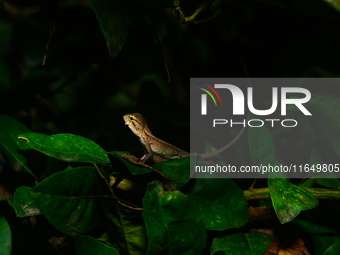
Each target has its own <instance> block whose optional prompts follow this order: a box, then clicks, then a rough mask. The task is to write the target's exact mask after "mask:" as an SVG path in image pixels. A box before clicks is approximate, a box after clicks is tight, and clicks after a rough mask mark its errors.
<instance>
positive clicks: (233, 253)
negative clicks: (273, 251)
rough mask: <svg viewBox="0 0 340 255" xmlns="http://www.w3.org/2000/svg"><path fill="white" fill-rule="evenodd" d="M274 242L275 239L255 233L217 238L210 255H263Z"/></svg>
mask: <svg viewBox="0 0 340 255" xmlns="http://www.w3.org/2000/svg"><path fill="white" fill-rule="evenodd" d="M273 240H274V237H272V236H269V235H266V234H263V233H259V232H255V231H250V232H249V233H236V234H231V235H227V236H223V237H216V238H214V240H213V243H212V245H211V248H210V254H211V255H213V254H216V255H217V254H219V255H223V254H225V255H241V254H242V255H263V254H265V252H266V251H267V250H268V248H269V246H270V244H271V243H272V242H273Z"/></svg>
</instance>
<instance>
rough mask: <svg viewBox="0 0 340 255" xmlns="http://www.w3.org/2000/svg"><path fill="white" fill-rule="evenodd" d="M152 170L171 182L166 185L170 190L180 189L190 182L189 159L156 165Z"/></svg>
mask: <svg viewBox="0 0 340 255" xmlns="http://www.w3.org/2000/svg"><path fill="white" fill-rule="evenodd" d="M152 168H154V169H156V170H157V171H159V172H161V173H162V174H164V175H165V176H167V177H170V178H171V179H172V180H173V181H172V182H169V183H168V185H169V186H170V187H171V188H172V189H180V188H182V187H183V185H184V184H186V183H187V182H188V181H189V180H190V157H187V158H181V159H174V160H169V161H165V162H161V163H157V164H154V165H152Z"/></svg>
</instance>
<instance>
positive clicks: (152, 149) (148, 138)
mask: <svg viewBox="0 0 340 255" xmlns="http://www.w3.org/2000/svg"><path fill="white" fill-rule="evenodd" d="M123 119H124V121H125V125H128V126H129V128H130V129H131V130H132V132H133V133H134V134H135V135H136V136H138V137H139V140H140V142H141V143H142V144H143V145H144V146H145V148H146V150H147V154H145V155H144V156H143V157H142V158H141V161H142V162H145V161H147V160H148V159H149V158H150V157H151V156H152V154H153V153H154V154H156V155H159V156H161V157H162V158H165V159H179V158H186V157H189V156H190V153H188V152H186V151H183V150H181V149H179V148H177V147H176V146H173V145H172V144H169V143H167V142H165V141H163V140H161V139H159V138H157V137H155V136H154V135H153V134H152V133H151V131H150V129H149V127H148V125H147V123H146V120H145V119H144V117H143V115H142V114H140V113H132V114H126V115H124V117H123Z"/></svg>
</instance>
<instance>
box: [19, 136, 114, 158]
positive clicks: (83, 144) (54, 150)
mask: <svg viewBox="0 0 340 255" xmlns="http://www.w3.org/2000/svg"><path fill="white" fill-rule="evenodd" d="M19 138H20V139H19V140H25V141H26V142H27V144H28V145H29V146H31V147H32V148H33V149H35V150H37V151H40V152H41V153H44V154H46V155H47V156H50V157H54V158H57V159H60V160H63V161H67V162H87V163H99V164H109V163H110V161H109V158H108V157H107V153H106V152H105V150H104V149H103V148H102V147H100V146H99V145H98V144H96V143H95V142H93V141H91V140H89V139H87V138H85V137H82V136H78V135H72V134H56V135H51V136H48V135H45V134H40V133H26V134H21V135H20V136H19Z"/></svg>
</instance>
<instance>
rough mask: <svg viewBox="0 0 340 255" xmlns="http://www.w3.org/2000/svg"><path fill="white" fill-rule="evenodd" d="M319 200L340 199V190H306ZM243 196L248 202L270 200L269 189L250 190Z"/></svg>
mask: <svg viewBox="0 0 340 255" xmlns="http://www.w3.org/2000/svg"><path fill="white" fill-rule="evenodd" d="M305 189H306V190H308V191H309V192H310V193H312V194H313V196H315V197H316V198H318V199H335V200H338V199H340V190H332V189H318V188H305ZM243 194H244V196H245V198H246V199H247V200H255V199H266V198H270V192H269V188H260V189H248V190H244V191H243Z"/></svg>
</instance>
